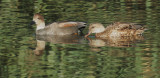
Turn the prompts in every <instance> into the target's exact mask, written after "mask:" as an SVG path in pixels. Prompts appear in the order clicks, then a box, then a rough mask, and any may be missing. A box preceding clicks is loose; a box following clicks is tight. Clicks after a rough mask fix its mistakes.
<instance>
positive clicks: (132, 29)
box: [85, 22, 146, 39]
mask: <svg viewBox="0 0 160 78" xmlns="http://www.w3.org/2000/svg"><path fill="white" fill-rule="evenodd" d="M144 30H146V28H145V27H144V26H142V25H140V24H137V23H125V22H115V23H113V24H111V25H109V26H107V27H106V28H105V27H104V26H103V25H102V24H101V23H91V24H90V25H89V31H88V34H87V35H85V37H88V36H89V35H90V34H91V33H95V37H97V38H104V39H105V38H107V37H125V36H135V35H141V34H142V33H143V32H144Z"/></svg>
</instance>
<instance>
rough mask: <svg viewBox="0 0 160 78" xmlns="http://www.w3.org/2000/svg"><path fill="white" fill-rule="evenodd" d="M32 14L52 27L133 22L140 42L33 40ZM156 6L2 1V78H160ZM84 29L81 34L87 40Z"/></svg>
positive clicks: (121, 1) (131, 1)
mask: <svg viewBox="0 0 160 78" xmlns="http://www.w3.org/2000/svg"><path fill="white" fill-rule="evenodd" d="M34 13H41V14H42V15H43V16H44V18H45V22H46V23H47V24H49V23H52V22H53V21H66V20H67V21H83V22H86V23H87V24H88V25H89V24H90V23H94V22H100V23H102V24H104V25H105V26H107V25H109V24H111V23H113V22H117V21H120V22H134V23H139V24H143V25H145V26H146V28H147V29H148V30H147V31H145V33H144V34H143V36H142V37H136V38H129V39H128V41H123V40H124V39H110V40H109V39H108V40H106V41H105V40H101V39H96V38H95V37H94V36H93V35H92V36H90V40H88V39H85V38H84V37H83V36H82V37H81V36H80V37H77V36H75V37H65V38H62V37H36V35H35V25H33V26H29V25H28V24H29V23H30V21H32V17H33V14H34ZM159 21H160V1H158V0H115V1H110V0H80V1H79V0H75V1H72V0H62V1H58V0H55V1H51V0H35V1H34V0H28V1H24V0H21V1H20V0H1V1H0V44H1V45H0V77H1V78H159V77H160V75H159V74H160V70H159V68H160V62H159V61H160V60H159V59H160V58H159V56H160V44H159V42H160V39H159V38H160V22H159ZM87 32H88V27H87V28H86V29H85V30H84V34H87Z"/></svg>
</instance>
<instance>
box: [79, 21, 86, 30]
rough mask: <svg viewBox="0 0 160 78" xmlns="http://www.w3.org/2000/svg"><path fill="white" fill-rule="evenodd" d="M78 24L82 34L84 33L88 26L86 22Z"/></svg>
mask: <svg viewBox="0 0 160 78" xmlns="http://www.w3.org/2000/svg"><path fill="white" fill-rule="evenodd" d="M77 24H78V29H79V30H80V32H82V31H83V30H84V28H85V27H86V26H87V24H86V23H85V22H77Z"/></svg>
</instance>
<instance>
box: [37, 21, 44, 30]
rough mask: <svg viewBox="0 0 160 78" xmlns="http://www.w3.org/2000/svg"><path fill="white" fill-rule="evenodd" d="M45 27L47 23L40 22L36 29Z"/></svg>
mask: <svg viewBox="0 0 160 78" xmlns="http://www.w3.org/2000/svg"><path fill="white" fill-rule="evenodd" d="M44 28H45V23H40V24H39V25H37V28H36V30H40V29H44Z"/></svg>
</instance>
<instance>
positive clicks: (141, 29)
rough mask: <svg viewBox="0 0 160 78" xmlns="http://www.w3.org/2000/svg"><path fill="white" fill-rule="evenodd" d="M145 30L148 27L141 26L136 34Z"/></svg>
mask: <svg viewBox="0 0 160 78" xmlns="http://www.w3.org/2000/svg"><path fill="white" fill-rule="evenodd" d="M145 30H147V28H145V27H141V28H140V29H138V30H137V31H136V34H137V35H138V34H142V33H143V32H144V31H145Z"/></svg>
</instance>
